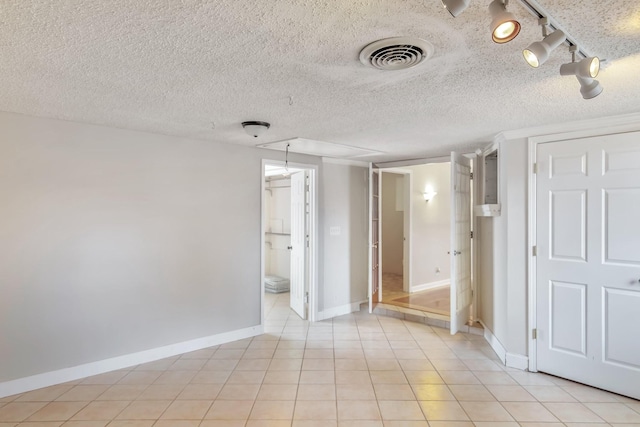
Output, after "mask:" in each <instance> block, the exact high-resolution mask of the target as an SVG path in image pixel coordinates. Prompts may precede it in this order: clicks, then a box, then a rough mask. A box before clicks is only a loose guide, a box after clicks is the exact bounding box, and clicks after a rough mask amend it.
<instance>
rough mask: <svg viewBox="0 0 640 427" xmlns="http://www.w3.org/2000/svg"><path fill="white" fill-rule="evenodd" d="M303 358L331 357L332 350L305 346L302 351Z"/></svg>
mask: <svg viewBox="0 0 640 427" xmlns="http://www.w3.org/2000/svg"><path fill="white" fill-rule="evenodd" d="M304 358H305V359H333V350H330V349H317V348H315V349H314V348H307V349H305V351H304Z"/></svg>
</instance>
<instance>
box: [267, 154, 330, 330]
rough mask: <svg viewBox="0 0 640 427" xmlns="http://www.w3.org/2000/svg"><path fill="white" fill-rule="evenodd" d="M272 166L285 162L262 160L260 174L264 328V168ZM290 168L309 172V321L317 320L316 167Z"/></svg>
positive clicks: (299, 166) (296, 166) (281, 165)
mask: <svg viewBox="0 0 640 427" xmlns="http://www.w3.org/2000/svg"><path fill="white" fill-rule="evenodd" d="M266 165H273V166H280V167H284V166H285V162H282V161H278V160H269V159H262V164H261V172H260V190H261V191H260V319H261V320H260V325H261V326H264V324H265V322H264V321H265V319H264V275H265V265H264V259H265V249H264V246H265V235H264V233H265V230H266V223H265V215H264V208H265V197H264V193H265V188H266V186H265V179H264V178H265V166H266ZM288 165H289V166H290V167H292V168H296V169H306V170H308V171H309V205H310V209H309V221H310V223H311V227H310V230H309V241H310V245H309V272H308V277H309V319H308V320H309V321H310V322H315V321H316V320H318V253H319V251H318V236H319V233H318V230H319V228H318V196H319V195H318V165H312V164H306V163H293V162H289V164H288Z"/></svg>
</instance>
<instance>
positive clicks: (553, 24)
mask: <svg viewBox="0 0 640 427" xmlns="http://www.w3.org/2000/svg"><path fill="white" fill-rule="evenodd" d="M518 2H519V3H520V4H521V5H523V6H524V7H525V9H527V10H528V11H529V13H531V14H532V15H533V16H535V17H536V18H537V19H540V18H547V19H548V20H549V24H548V26H549V27H550V28H551V29H552V30H554V31H555V30H560V31H562V32H563V33H564V35H565V36H566V40H565V44H566V45H568V46H569V47H571V46H576V47H577V48H578V50H577V51H576V55H580V56H582V57H583V58H589V57H591V56H593V55H591V53H590V52H588V51H587V50H586V49H584V48H583V47H582V46H581V45H580V44H579V43H578V42H577V41H576V39H574V38H573V37H571V35H570V34H569V33H568V32H567V31H566V30H565V29H564V28H563V27H562V25H560V24H558V22H557V21H556V20H554V19H553V18H552V17H551V15H550V14H549V13H548V12H547V11H546V10H545V9H544V8H543V7H542V6H540V4H539V3H538V2H537V1H536V0H518Z"/></svg>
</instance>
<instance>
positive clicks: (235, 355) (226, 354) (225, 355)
mask: <svg viewBox="0 0 640 427" xmlns="http://www.w3.org/2000/svg"><path fill="white" fill-rule="evenodd" d="M244 352H245V350H240V349H222V348H221V349H220V350H217V351H216V352H215V353H213V356H211V359H212V360H219V359H224V360H230V359H236V360H240V359H241V358H242V355H244Z"/></svg>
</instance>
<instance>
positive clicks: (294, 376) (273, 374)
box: [263, 371, 300, 384]
mask: <svg viewBox="0 0 640 427" xmlns="http://www.w3.org/2000/svg"><path fill="white" fill-rule="evenodd" d="M299 381H300V371H267V374H266V375H265V376H264V381H263V383H264V384H298V382H299Z"/></svg>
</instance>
